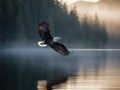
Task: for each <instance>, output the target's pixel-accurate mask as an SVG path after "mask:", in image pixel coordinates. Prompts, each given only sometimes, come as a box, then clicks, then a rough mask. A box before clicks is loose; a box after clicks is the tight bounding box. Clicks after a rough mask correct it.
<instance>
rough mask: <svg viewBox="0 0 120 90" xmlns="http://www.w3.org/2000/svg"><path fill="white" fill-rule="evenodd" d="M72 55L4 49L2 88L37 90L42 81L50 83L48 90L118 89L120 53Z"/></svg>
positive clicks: (0, 59)
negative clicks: (39, 82)
mask: <svg viewBox="0 0 120 90" xmlns="http://www.w3.org/2000/svg"><path fill="white" fill-rule="evenodd" d="M70 51H71V52H72V53H71V54H70V55H69V56H61V55H58V54H57V53H56V52H54V51H53V50H52V49H45V48H43V49H41V48H6V49H5V48H4V49H1V54H0V73H1V74H0V88H1V89H4V90H8V89H12V90H37V83H38V81H43V80H44V81H46V82H47V86H45V88H49V89H48V90H54V89H52V88H56V90H57V89H63V90H72V89H74V90H77V88H78V87H79V90H86V89H87V87H89V89H90V88H107V90H117V89H111V88H112V87H115V88H119V85H120V83H119V81H118V80H119V78H120V77H119V76H120V73H119V72H118V71H119V65H120V61H119V58H120V57H119V54H120V51H102V50H101V51H97V50H75V49H70ZM110 78H111V79H110ZM70 82H72V83H70ZM103 84H104V85H103ZM90 85H91V86H90ZM92 86H93V87H92ZM98 86H99V87H98ZM71 88H72V89H71ZM85 88H86V89H85ZM40 90H41V89H40ZM43 90H45V89H43ZM100 90H104V89H100Z"/></svg>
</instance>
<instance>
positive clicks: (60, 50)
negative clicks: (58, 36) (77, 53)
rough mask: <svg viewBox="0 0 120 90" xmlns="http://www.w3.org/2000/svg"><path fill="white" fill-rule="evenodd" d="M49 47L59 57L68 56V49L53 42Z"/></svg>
mask: <svg viewBox="0 0 120 90" xmlns="http://www.w3.org/2000/svg"><path fill="white" fill-rule="evenodd" d="M49 46H50V47H51V48H52V49H54V50H55V51H56V52H57V53H59V54H60V55H69V54H70V52H69V51H68V49H67V48H66V47H65V46H64V45H63V44H61V43H58V42H54V43H52V44H49Z"/></svg>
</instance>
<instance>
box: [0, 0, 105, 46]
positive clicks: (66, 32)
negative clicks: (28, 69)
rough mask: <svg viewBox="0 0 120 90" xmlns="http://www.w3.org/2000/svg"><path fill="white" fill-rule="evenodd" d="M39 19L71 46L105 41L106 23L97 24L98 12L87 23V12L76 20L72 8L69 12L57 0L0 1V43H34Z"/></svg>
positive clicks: (36, 37) (97, 43) (90, 44)
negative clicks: (81, 20)
mask: <svg viewBox="0 0 120 90" xmlns="http://www.w3.org/2000/svg"><path fill="white" fill-rule="evenodd" d="M41 21H47V22H48V23H49V24H50V30H51V32H52V34H53V35H54V36H60V37H62V38H63V40H62V41H63V42H64V43H66V44H68V46H70V47H71V46H72V47H74V45H75V44H76V45H77V46H78V47H81V44H83V46H84V47H101V46H104V45H105V44H106V43H107V33H106V26H105V23H103V24H100V23H99V18H98V16H97V14H96V15H95V22H94V24H93V25H90V24H88V22H87V16H86V15H85V16H84V18H83V22H79V20H78V17H77V15H76V12H75V10H72V11H71V12H70V13H69V14H68V12H67V9H66V5H65V4H64V5H61V4H60V3H59V2H58V1H57V0H56V1H54V0H17V1H16V0H0V45H5V44H7V45H10V44H11V43H13V42H14V43H15V44H18V45H21V44H22V45H23V44H24V45H28V43H30V44H29V45H30V46H31V45H33V46H36V45H37V41H39V40H40V38H39V35H38V33H37V25H38V24H39V23H40V22H41Z"/></svg>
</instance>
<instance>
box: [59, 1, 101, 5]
mask: <svg viewBox="0 0 120 90" xmlns="http://www.w3.org/2000/svg"><path fill="white" fill-rule="evenodd" d="M58 1H60V2H61V3H66V4H67V5H71V4H74V3H75V2H77V1H86V2H92V3H96V2H98V1H100V0H58Z"/></svg>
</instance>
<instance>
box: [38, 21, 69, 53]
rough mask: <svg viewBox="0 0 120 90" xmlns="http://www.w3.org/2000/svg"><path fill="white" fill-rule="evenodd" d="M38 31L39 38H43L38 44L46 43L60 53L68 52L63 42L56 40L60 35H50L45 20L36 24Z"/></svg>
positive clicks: (43, 44)
mask: <svg viewBox="0 0 120 90" xmlns="http://www.w3.org/2000/svg"><path fill="white" fill-rule="evenodd" d="M38 33H39V35H40V37H41V39H42V40H43V41H42V42H38V45H41V46H47V45H48V46H50V47H51V48H52V49H53V50H55V51H56V52H57V53H59V54H60V55H69V54H70V52H69V51H68V49H67V48H66V47H65V46H64V45H63V44H61V43H59V42H57V41H58V40H59V39H60V37H55V38H54V37H52V35H51V33H50V30H49V24H48V23H47V22H42V23H40V24H39V25H38ZM55 39H56V40H55Z"/></svg>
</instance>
